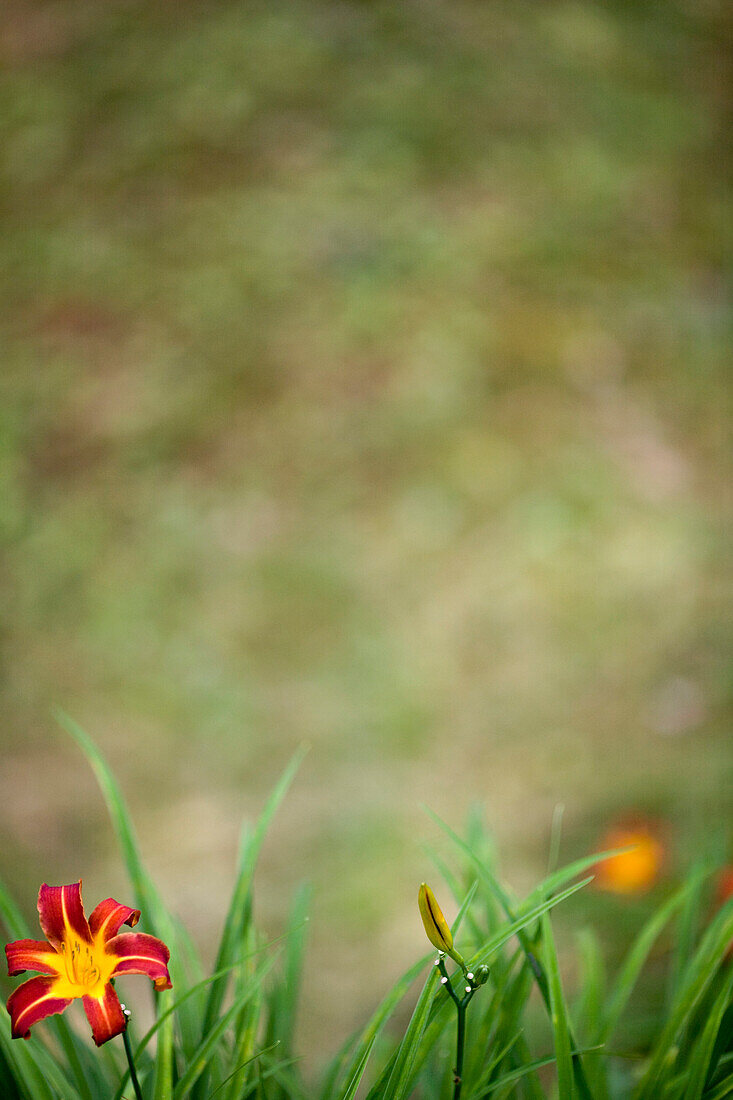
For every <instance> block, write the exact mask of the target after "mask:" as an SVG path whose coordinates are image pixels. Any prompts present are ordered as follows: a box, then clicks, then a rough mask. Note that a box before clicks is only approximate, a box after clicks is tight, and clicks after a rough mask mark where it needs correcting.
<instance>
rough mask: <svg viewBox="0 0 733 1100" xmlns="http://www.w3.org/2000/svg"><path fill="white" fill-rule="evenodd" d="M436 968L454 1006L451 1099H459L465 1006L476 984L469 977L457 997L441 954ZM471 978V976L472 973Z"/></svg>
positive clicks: (464, 1032) (464, 1039)
mask: <svg viewBox="0 0 733 1100" xmlns="http://www.w3.org/2000/svg"><path fill="white" fill-rule="evenodd" d="M438 970H439V971H440V973H441V974H442V976H443V981H442V983H441V984H442V985H443V986H445V989H446V992H447V993H448V996H449V997H450V999H451V1000H452V1001H453V1004H454V1005H455V1006H456V1018H457V1026H456V1066H455V1069H454V1071H453V1100H461V1087H462V1085H463V1048H464V1046H465V1044H466V1008H467V1007H468V1002H469V1001H470V1000H471V998H472V997H473V995H474V993H475V992H476V986H475V985H474V984H473V982H472V981H471V979H469V981H470V983H471V984H470V986H466V993H465V996H463V997H460V998H459V997H457V996H456V994H455V990H454V989H453V986H452V985H451V981H450V978H449V977H448V972H447V970H446V969H445V959H444V958H443V955H442V954H441V955H439V956H438ZM471 978H473V974H472V975H471Z"/></svg>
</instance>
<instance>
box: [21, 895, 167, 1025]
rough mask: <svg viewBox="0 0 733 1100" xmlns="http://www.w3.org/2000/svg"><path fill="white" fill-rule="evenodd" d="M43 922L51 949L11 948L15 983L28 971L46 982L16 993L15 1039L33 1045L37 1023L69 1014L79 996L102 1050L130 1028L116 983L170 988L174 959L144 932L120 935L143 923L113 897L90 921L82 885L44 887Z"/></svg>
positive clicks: (34, 944) (27, 944) (28, 944)
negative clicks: (139, 978)
mask: <svg viewBox="0 0 733 1100" xmlns="http://www.w3.org/2000/svg"><path fill="white" fill-rule="evenodd" d="M38 916H39V920H40V924H41V929H42V930H43V934H44V935H45V937H46V941H48V942H46V941H44V940H16V941H15V942H14V943H9V944H7V946H6V948H5V954H6V955H7V957H8V973H9V974H10V976H11V977H14V976H15V975H16V974H22V973H23V971H24V970H35V971H38V972H39V973H40V974H41V975H43V976H42V977H40V978H30V979H29V980H28V981H27V982H23V984H22V985H19V986H18V988H17V989H14V990H13V992H12V993H11V994H10V997H9V999H8V1012H9V1013H10V1019H11V1024H12V1034H13V1038H14V1039H20V1038H24V1039H27V1038H28V1037H29V1036H30V1029H31V1028H32V1027H33V1025H34V1024H37V1023H38V1021H39V1020H43V1019H45V1017H46V1016H52V1015H53V1014H54V1013H56V1012H63V1011H64V1009H65V1008H68V1006H69V1005H70V1004H71V1002H72V1001H73V1000H74V999H75V998H77V997H80V998H81V1001H82V1004H83V1005H84V1010H85V1012H86V1014H87V1019H88V1020H89V1023H90V1024H91V1025H92V1035H93V1037H94V1042H95V1043H96V1044H97V1046H101V1045H102V1043H106V1042H107V1041H108V1040H109V1039H113V1038H114V1036H115V1035H119V1034H120V1033H121V1032H123V1031H124V1030H125V1028H126V1026H127V1017H126V1016H125V1014H124V1012H123V1011H122V1006H121V1005H120V1001H119V998H118V996H117V994H116V993H115V991H114V986H113V985H112V979H113V978H116V977H117V976H118V975H120V974H146V975H147V976H148V977H149V978H150V979H151V980H152V981H153V983H154V984H155V988H156V989H158V990H161V989H170V988H171V979H170V975H169V973H168V959H169V957H170V952H169V951H168V948H167V947H166V946H165V944H164V943H163V942H162V941H161V940H159V939H156V937H155V936H148V935H146V934H145V933H144V932H124V933H122V934H120V931H119V930H120V928H121V927H122V925H123V924H127V925H129V926H130V928H134V926H135V925H136V924H137V922H138V920H139V919H140V910H139V909H131V908H130V907H129V906H128V905H121V904H120V902H118V901H115V900H114V898H107V899H106V900H105V901H100V903H99V905H98V906H97V907H96V909H95V910H94V911H93V913H92V914H91V916H90V917H89V920H88V921H87V918H86V916H85V915H84V907H83V905H82V900H81V882H72V883H71V884H70V885H69V886H46V884H45V883H44V885H43V886H42V887H41V889H40V891H39V893H38Z"/></svg>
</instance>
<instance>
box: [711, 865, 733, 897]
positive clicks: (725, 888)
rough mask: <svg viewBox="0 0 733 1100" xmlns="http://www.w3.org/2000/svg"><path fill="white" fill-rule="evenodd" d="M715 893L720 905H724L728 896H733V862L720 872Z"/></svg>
mask: <svg viewBox="0 0 733 1100" xmlns="http://www.w3.org/2000/svg"><path fill="white" fill-rule="evenodd" d="M715 894H716V898H717V902H718V905H724V904H725V902H726V901H727V900H728V898H730V897H733V863H729V864H728V865H727V866H726V867H724V868H723V870H722V871H721V872H720V876H719V877H718V888H717V890H716V892H715Z"/></svg>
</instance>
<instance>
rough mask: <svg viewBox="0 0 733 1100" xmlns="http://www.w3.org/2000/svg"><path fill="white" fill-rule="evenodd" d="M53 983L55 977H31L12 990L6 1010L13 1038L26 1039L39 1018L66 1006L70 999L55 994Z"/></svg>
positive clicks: (41, 1018)
mask: <svg viewBox="0 0 733 1100" xmlns="http://www.w3.org/2000/svg"><path fill="white" fill-rule="evenodd" d="M55 985H56V978H31V979H30V980H29V981H27V982H23V984H22V985H19V986H18V988H17V989H14V990H13V992H12V993H11V994H10V996H9V997H8V1012H9V1013H10V1020H11V1023H12V1035H13V1038H14V1039H20V1038H23V1039H27V1038H28V1036H29V1035H30V1033H31V1028H32V1027H33V1025H34V1024H37V1023H38V1021H39V1020H43V1019H45V1018H46V1016H53V1014H54V1013H55V1012H63V1011H64V1009H65V1008H68V1006H69V1005H70V1004H71V1000H70V999H68V998H66V997H57V996H55V995H54V986H55Z"/></svg>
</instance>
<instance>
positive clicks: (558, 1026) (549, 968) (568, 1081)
mask: <svg viewBox="0 0 733 1100" xmlns="http://www.w3.org/2000/svg"><path fill="white" fill-rule="evenodd" d="M542 947H543V955H544V963H545V972H546V974H547V981H548V987H549V993H550V1018H551V1020H552V1032H553V1041H554V1044H555V1059H556V1066H557V1088H558V1093H559V1095H560V1096H561V1097H562V1098H563V1100H565V1098H566V1097H567V1098H568V1100H569V1098H570V1097H572V1096H573V1059H572V1054H571V1043H570V1029H569V1027H568V1017H567V1008H566V1005H565V997H564V995H563V991H562V981H561V979H560V967H559V964H558V961H557V952H556V951H555V940H554V937H553V935H552V926H551V924H550V918H549V916H547V914H545V915H544V916H543V917H542Z"/></svg>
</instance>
